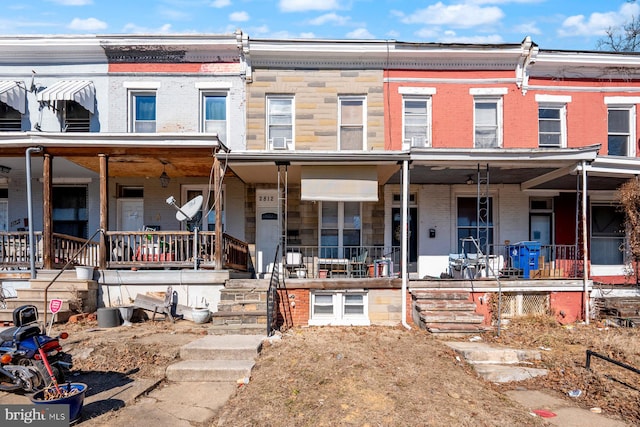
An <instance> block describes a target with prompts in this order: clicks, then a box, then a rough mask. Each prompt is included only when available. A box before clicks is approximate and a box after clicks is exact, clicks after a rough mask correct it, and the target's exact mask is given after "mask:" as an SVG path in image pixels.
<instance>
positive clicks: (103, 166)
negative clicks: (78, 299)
mask: <svg viewBox="0 0 640 427" xmlns="http://www.w3.org/2000/svg"><path fill="white" fill-rule="evenodd" d="M98 157H99V158H100V229H101V230H102V231H103V233H100V252H99V256H98V264H99V265H98V267H99V268H100V269H101V270H104V269H106V268H107V254H108V253H109V252H108V251H107V239H106V237H105V235H104V231H107V227H108V225H109V185H108V184H109V156H108V155H106V154H98Z"/></svg>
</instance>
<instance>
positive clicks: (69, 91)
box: [38, 80, 96, 113]
mask: <svg viewBox="0 0 640 427" xmlns="http://www.w3.org/2000/svg"><path fill="white" fill-rule="evenodd" d="M95 97H96V89H95V87H94V86H93V82H92V81H89V80H61V81H59V82H56V83H54V84H52V85H51V86H49V87H48V88H46V89H45V90H43V91H42V92H40V93H38V101H42V102H53V101H75V102H77V103H78V104H80V105H82V107H83V108H84V109H85V110H88V111H89V112H90V113H93V110H94V106H95Z"/></svg>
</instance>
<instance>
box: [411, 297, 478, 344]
mask: <svg viewBox="0 0 640 427" xmlns="http://www.w3.org/2000/svg"><path fill="white" fill-rule="evenodd" d="M411 296H412V298H413V318H414V321H415V322H416V323H417V324H418V325H420V327H421V328H423V329H426V330H427V331H429V332H431V333H433V334H442V335H466V334H478V333H480V332H484V331H486V330H487V329H489V328H487V327H485V326H484V325H483V322H484V316H483V315H481V314H478V313H476V312H475V310H476V305H475V303H474V302H473V301H471V299H470V293H469V292H465V291H441V290H420V289H418V290H413V291H411Z"/></svg>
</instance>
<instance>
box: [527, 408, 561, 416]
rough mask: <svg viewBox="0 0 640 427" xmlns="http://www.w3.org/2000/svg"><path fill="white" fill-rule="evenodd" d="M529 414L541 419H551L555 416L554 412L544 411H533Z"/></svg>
mask: <svg viewBox="0 0 640 427" xmlns="http://www.w3.org/2000/svg"><path fill="white" fill-rule="evenodd" d="M531 412H533V413H534V414H536V415H537V416H539V417H542V418H553V417H555V416H556V414H555V413H554V412H551V411H547V410H546V409H534V410H533V411H531Z"/></svg>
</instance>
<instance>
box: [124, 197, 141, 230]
mask: <svg viewBox="0 0 640 427" xmlns="http://www.w3.org/2000/svg"><path fill="white" fill-rule="evenodd" d="M143 212H144V199H118V230H121V231H140V230H142V227H143V226H144V215H143Z"/></svg>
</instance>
